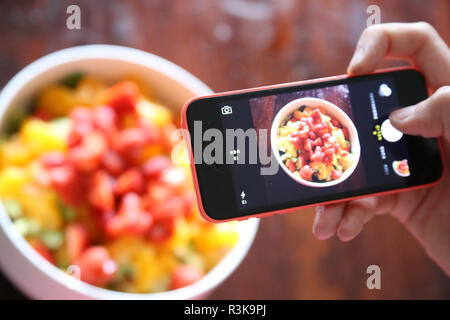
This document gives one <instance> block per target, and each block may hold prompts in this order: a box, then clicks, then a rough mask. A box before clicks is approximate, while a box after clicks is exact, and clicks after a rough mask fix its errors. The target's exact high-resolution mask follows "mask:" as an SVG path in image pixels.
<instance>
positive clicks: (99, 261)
mask: <svg viewBox="0 0 450 320" xmlns="http://www.w3.org/2000/svg"><path fill="white" fill-rule="evenodd" d="M74 264H75V265H77V266H78V267H79V268H80V272H81V273H80V276H81V280H82V281H85V282H87V283H90V284H92V285H95V286H106V285H108V284H109V283H110V282H111V281H112V280H113V279H114V276H115V274H116V272H117V269H118V266H117V263H116V262H115V261H114V260H113V259H111V256H110V255H109V252H108V250H106V248H105V247H102V246H92V247H89V248H87V249H86V250H85V251H84V252H83V253H82V254H81V256H79V257H78V258H77V259H76V260H75V262H74Z"/></svg>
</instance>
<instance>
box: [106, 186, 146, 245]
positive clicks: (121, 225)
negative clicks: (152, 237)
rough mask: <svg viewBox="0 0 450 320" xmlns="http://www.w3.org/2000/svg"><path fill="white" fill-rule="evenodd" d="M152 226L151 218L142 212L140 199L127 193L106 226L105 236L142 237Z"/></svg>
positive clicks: (133, 194)
mask: <svg viewBox="0 0 450 320" xmlns="http://www.w3.org/2000/svg"><path fill="white" fill-rule="evenodd" d="M152 224H153V218H152V216H151V215H150V214H149V213H148V212H146V211H145V210H143V208H142V206H141V199H140V198H139V196H138V195H137V194H135V193H127V194H126V195H125V196H124V197H123V199H122V203H121V206H120V209H119V212H118V214H117V215H115V216H114V217H112V218H111V219H110V221H108V223H107V225H106V231H107V234H108V235H109V236H111V237H116V236H119V235H124V234H131V235H144V234H146V233H147V232H148V231H149V230H150V227H151V226H152Z"/></svg>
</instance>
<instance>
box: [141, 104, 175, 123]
mask: <svg viewBox="0 0 450 320" xmlns="http://www.w3.org/2000/svg"><path fill="white" fill-rule="evenodd" d="M136 110H137V113H138V115H139V116H140V117H141V118H142V119H144V120H146V121H148V122H149V123H151V124H153V125H155V126H157V127H163V126H165V125H167V124H170V123H171V122H172V114H171V112H170V110H169V109H167V108H166V107H164V106H162V105H160V104H158V103H156V102H152V101H150V100H147V99H140V100H139V101H138V103H137V105H136Z"/></svg>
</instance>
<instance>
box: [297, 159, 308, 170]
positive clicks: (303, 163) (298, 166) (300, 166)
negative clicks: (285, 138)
mask: <svg viewBox="0 0 450 320" xmlns="http://www.w3.org/2000/svg"><path fill="white" fill-rule="evenodd" d="M305 164H306V160H305V158H304V157H303V156H299V157H298V159H297V168H299V169H301V168H303V166H304V165H305Z"/></svg>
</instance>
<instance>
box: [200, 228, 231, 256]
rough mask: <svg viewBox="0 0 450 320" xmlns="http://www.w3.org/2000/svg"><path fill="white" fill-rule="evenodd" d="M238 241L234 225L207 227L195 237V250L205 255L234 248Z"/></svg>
mask: <svg viewBox="0 0 450 320" xmlns="http://www.w3.org/2000/svg"><path fill="white" fill-rule="evenodd" d="M238 239H239V233H238V231H237V229H236V225H235V224H234V223H222V224H220V225H213V226H211V225H207V226H205V227H204V228H202V229H201V231H200V232H199V233H198V234H197V236H196V237H195V240H194V241H195V248H196V249H197V250H198V251H199V252H201V253H205V252H208V251H214V250H220V249H223V248H230V247H232V246H234V245H235V244H236V243H237V241H238Z"/></svg>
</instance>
